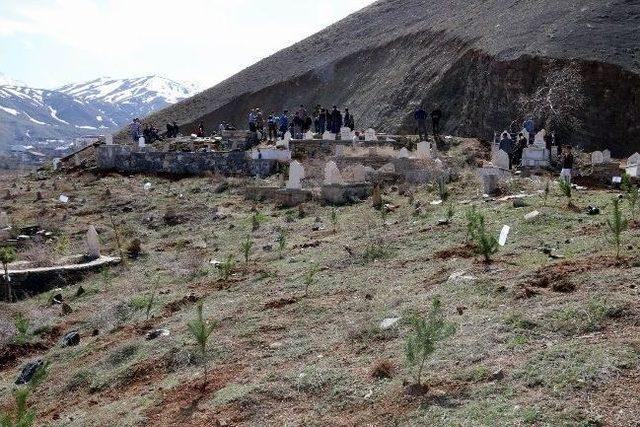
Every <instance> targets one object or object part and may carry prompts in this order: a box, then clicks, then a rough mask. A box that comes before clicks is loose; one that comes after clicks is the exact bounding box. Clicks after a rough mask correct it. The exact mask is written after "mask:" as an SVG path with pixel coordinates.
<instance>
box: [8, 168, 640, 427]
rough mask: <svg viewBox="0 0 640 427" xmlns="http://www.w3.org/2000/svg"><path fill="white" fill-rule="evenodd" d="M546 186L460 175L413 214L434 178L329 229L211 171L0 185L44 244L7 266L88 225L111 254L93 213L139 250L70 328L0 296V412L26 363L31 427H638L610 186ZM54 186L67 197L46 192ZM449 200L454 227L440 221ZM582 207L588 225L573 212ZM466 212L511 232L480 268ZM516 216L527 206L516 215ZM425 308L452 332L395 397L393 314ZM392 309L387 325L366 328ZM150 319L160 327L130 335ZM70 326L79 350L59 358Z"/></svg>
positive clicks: (94, 286)
mask: <svg viewBox="0 0 640 427" xmlns="http://www.w3.org/2000/svg"><path fill="white" fill-rule="evenodd" d="M548 178H549V177H538V178H536V177H534V178H514V179H513V180H512V181H510V182H509V183H508V185H507V187H506V188H505V189H504V191H505V194H518V193H521V192H522V193H525V194H528V195H531V196H530V197H525V198H524V201H525V202H526V204H527V205H528V206H527V207H524V208H515V207H514V205H513V202H512V201H511V200H507V201H500V200H490V199H486V198H483V197H482V195H481V194H480V193H479V190H478V189H479V188H480V185H479V183H478V182H477V180H476V178H475V177H474V175H473V173H472V171H471V170H462V171H461V173H460V178H459V180H458V181H456V182H454V183H452V184H450V186H449V190H450V193H451V195H450V198H449V200H448V201H447V202H445V203H444V204H442V205H439V206H433V205H431V204H430V202H431V201H433V200H436V199H438V195H437V189H436V188H435V187H433V186H423V187H418V188H415V193H414V195H413V198H414V200H413V203H411V201H410V199H409V197H407V196H404V195H403V196H401V195H399V193H398V191H397V189H396V188H392V187H389V188H387V189H386V190H385V194H384V199H385V200H386V201H387V202H389V203H391V204H393V205H397V206H398V208H397V209H396V210H395V211H394V212H391V213H389V214H388V216H386V217H384V218H383V217H382V215H381V214H380V212H379V211H377V210H375V209H373V208H372V207H371V202H370V201H366V202H363V203H361V204H358V205H353V206H348V207H341V208H338V209H337V215H336V217H337V227H336V229H335V232H334V230H333V224H332V222H331V212H332V208H331V207H329V206H321V205H319V204H317V203H309V204H306V205H305V206H304V208H303V209H302V211H299V210H298V209H291V210H285V209H277V208H275V207H274V206H273V205H272V204H270V203H257V202H251V201H247V200H245V199H244V197H243V196H242V195H241V190H242V186H243V185H244V184H245V182H244V181H243V180H239V179H230V180H227V181H228V183H229V187H228V188H227V189H226V190H224V191H222V192H220V191H221V190H223V189H222V188H220V187H219V185H218V184H219V183H220V179H218V178H189V179H182V180H177V181H174V180H168V179H163V178H158V177H144V176H120V175H115V174H114V175H107V176H96V175H93V174H91V173H76V174H72V175H53V176H50V177H49V178H47V179H44V180H36V179H35V177H34V176H27V175H24V176H19V177H15V176H14V177H11V178H10V179H2V180H1V181H0V197H3V200H2V201H1V203H2V209H3V210H6V211H7V212H8V214H9V216H10V218H11V220H12V221H13V222H14V227H21V226H26V225H29V224H32V223H33V224H39V225H40V226H42V227H44V228H46V229H47V230H51V231H53V232H54V235H55V236H56V239H55V240H52V241H51V242H50V243H46V244H45V243H43V244H41V245H42V246H44V248H40V249H39V250H38V248H34V247H30V248H25V249H22V250H21V251H20V252H19V257H26V256H31V257H34V256H36V255H37V254H42V253H48V254H55V255H56V256H58V255H66V254H69V253H73V252H77V251H78V250H81V249H80V248H82V246H83V243H82V239H83V237H84V233H85V232H86V230H87V227H88V226H89V225H91V224H93V225H95V226H96V228H97V230H98V233H99V234H100V236H101V239H102V241H103V252H104V253H108V254H113V255H117V254H118V252H119V251H118V248H117V245H116V235H115V233H114V227H113V225H112V221H111V218H113V219H114V223H115V229H116V230H117V232H118V236H119V238H120V240H121V241H122V242H123V245H124V246H127V245H128V244H129V242H131V241H132V240H133V239H135V238H138V239H140V240H141V243H142V250H143V254H142V255H141V256H140V257H139V258H138V259H127V262H126V264H124V265H121V266H119V267H115V268H110V269H105V270H104V271H102V272H99V273H93V274H90V275H88V276H87V277H85V278H84V280H82V281H81V282H80V283H77V284H73V285H70V286H68V287H65V288H64V289H63V290H62V294H63V296H64V299H65V301H67V302H68V303H69V305H70V306H71V307H72V309H73V312H72V313H71V314H69V315H66V316H63V315H62V314H61V309H60V306H59V305H52V304H51V303H50V298H51V296H52V293H50V292H49V293H45V294H41V295H36V296H33V297H31V298H29V299H25V300H23V301H20V302H18V303H15V304H4V303H3V304H2V305H0V362H1V363H0V396H1V397H0V408H2V409H4V410H10V409H11V408H12V405H13V404H12V398H11V390H12V389H13V387H14V386H13V382H14V381H15V379H16V377H17V375H18V373H19V371H20V369H21V367H22V366H23V365H24V364H25V363H26V362H28V361H32V360H35V359H37V358H43V359H46V360H48V361H49V362H50V363H51V365H50V368H49V375H48V377H47V378H46V380H45V382H44V383H43V384H42V385H41V386H40V387H39V388H38V389H37V390H36V391H35V392H34V394H33V395H32V396H31V398H30V404H31V405H32V407H33V408H34V410H35V411H36V413H37V425H43V426H146V425H154V426H156V425H157V426H210V425H228V426H232V425H238V426H240V425H252V426H262V425H287V426H315V425H318V426H320V425H322V426H325V425H331V426H361V425H371V426H390V425H406V426H412V425H428V426H523V425H532V426H596V425H602V426H635V425H638V422H639V420H640V385H639V384H640V381H639V380H640V364H639V362H640V334H639V332H640V302H639V298H638V297H639V291H638V277H640V257H639V256H638V248H639V247H640V231H639V229H638V228H637V227H632V228H631V229H630V230H628V231H626V232H624V233H623V236H622V239H623V250H622V258H621V260H616V259H615V255H614V253H615V251H614V248H613V245H612V244H611V242H610V241H609V238H610V233H609V232H608V226H607V224H606V220H607V218H609V217H610V216H611V211H612V203H611V200H612V198H613V197H617V195H618V192H617V191H615V190H608V189H587V190H579V191H574V194H573V203H574V204H575V205H576V206H578V207H579V208H580V209H578V210H575V209H568V208H567V207H566V206H567V201H566V200H565V199H564V198H563V197H562V196H561V195H560V193H559V190H558V188H557V187H556V186H554V185H553V184H552V185H551V193H550V195H549V196H548V199H547V200H545V199H544V197H543V196H542V194H541V192H540V191H541V190H542V189H543V188H544V186H545V183H546V181H547V179H548ZM551 178H552V177H551ZM145 182H150V183H151V184H152V188H151V189H150V190H148V191H145V189H144V188H143V186H144V183H145ZM7 190H8V191H9V192H10V195H9V197H8V198H5V197H6V196H7V194H6V192H7ZM38 191H40V192H41V193H42V196H43V197H42V200H36V199H37V197H36V193H37V192H38ZM62 193H64V194H66V195H68V196H69V197H70V202H69V203H68V204H62V203H60V202H58V201H57V198H58V196H59V195H60V194H62ZM416 202H420V203H421V206H422V208H421V209H422V210H421V211H420V212H416V209H415V203H416ZM449 204H452V206H453V208H454V216H453V219H452V221H451V223H450V224H449V225H444V226H441V225H438V220H439V219H441V218H443V217H445V213H446V210H447V208H448V205H449ZM591 204H594V205H597V206H599V207H600V209H601V211H602V212H601V214H600V215H596V216H589V215H587V214H586V213H585V208H586V207H587V205H591ZM470 206H476V208H477V209H478V210H479V211H480V212H482V213H484V214H485V216H486V219H487V226H488V228H489V229H490V230H491V231H492V232H494V233H495V234H496V235H497V234H498V233H499V231H500V229H501V228H502V226H503V225H505V224H507V225H510V226H511V227H512V231H511V234H510V236H509V239H508V242H507V245H506V246H505V247H503V248H501V249H500V251H499V252H498V253H497V254H496V255H495V256H494V257H493V258H494V262H493V263H491V264H489V265H486V264H484V263H483V262H482V260H481V257H480V256H478V255H476V254H475V253H474V252H473V251H472V250H471V249H470V247H469V245H468V244H467V241H466V232H467V228H466V220H465V212H466V210H467V209H468V208H469V207H470ZM623 209H624V214H625V215H626V216H629V209H628V205H627V204H626V202H625V203H623ZM533 210H539V211H540V212H541V215H540V216H539V217H538V218H537V219H535V220H534V221H530V222H528V221H525V219H524V215H525V214H527V213H529V212H531V211H533ZM252 217H255V219H256V221H257V223H258V224H259V228H258V229H257V230H252V228H253V227H252V223H253V222H256V221H253V220H252ZM318 219H319V220H320V221H318ZM317 222H321V223H322V227H320V229H319V230H317V231H313V229H314V228H317V227H314V224H316V223H317ZM280 230H282V231H284V233H285V235H286V245H285V248H284V250H283V253H282V258H281V257H280V256H279V251H278V243H277V242H276V240H277V238H278V235H279V233H280ZM247 236H250V239H251V240H252V241H253V242H254V244H253V246H252V249H251V252H250V257H249V262H248V263H245V262H244V259H243V255H242V252H241V250H240V245H241V242H242V241H244V240H245V239H246V238H247ZM34 246H37V245H34ZM545 247H546V249H545ZM548 248H551V249H553V252H552V254H554V255H560V256H562V258H560V259H554V258H552V257H550V256H549V250H548ZM229 255H234V256H235V259H236V264H235V268H234V270H233V274H232V275H231V276H230V277H229V278H228V279H227V280H223V279H222V278H221V275H220V274H219V271H218V269H217V268H216V267H215V266H214V265H213V264H211V263H210V261H211V260H213V259H215V260H218V261H224V260H225V259H226V258H227V257H228V256H229ZM314 266H317V268H318V273H317V274H316V275H315V277H314V280H313V282H312V283H311V284H310V286H309V288H308V292H307V293H306V294H305V275H307V273H308V272H309V271H310V270H311V269H312V268H313V267H314ZM80 286H82V288H83V289H84V290H85V293H84V294H82V295H80V296H76V294H77V290H78V288H79V287H80ZM151 295H154V298H153V301H152V303H151V310H150V314H151V316H150V319H148V320H147V318H146V307H147V306H148V305H149V299H150V298H151ZM435 296H438V297H439V298H440V299H441V301H442V303H443V306H444V308H445V311H446V314H447V317H448V318H449V320H451V321H453V322H455V323H456V325H457V332H456V334H455V335H454V336H453V337H452V338H450V339H448V340H447V341H446V342H445V343H443V344H442V345H440V346H439V348H438V350H437V351H436V353H435V355H434V357H433V358H432V359H431V360H430V361H429V362H428V366H427V369H426V373H427V384H428V386H429V387H428V391H427V393H426V394H423V395H411V394H407V393H406V390H407V389H406V386H407V385H409V384H411V383H412V373H411V371H410V370H409V368H408V366H407V364H406V362H405V356H404V345H405V338H406V336H407V334H408V333H409V331H410V325H409V323H408V321H407V319H408V318H409V316H410V315H411V313H415V312H418V313H425V312H426V310H427V309H428V307H429V305H430V301H431V300H432V298H434V297H435ZM198 301H202V302H203V303H204V313H205V316H206V317H207V318H210V319H211V320H215V321H216V322H217V323H218V326H217V327H216V329H215V330H214V332H213V334H212V337H211V340H210V342H209V347H208V352H207V356H206V359H207V360H206V362H207V363H208V366H209V373H208V376H207V380H208V382H207V384H206V388H205V390H204V391H202V384H203V381H204V378H203V374H202V367H203V362H204V361H203V360H202V357H201V356H199V355H198V352H197V349H196V343H195V341H194V339H193V338H192V336H191V335H190V333H189V331H188V329H187V322H189V321H191V320H192V319H194V318H195V316H196V309H195V308H196V305H197V302H198ZM18 313H22V314H23V315H24V316H25V317H26V318H27V319H29V322H30V326H29V341H30V344H28V346H24V347H22V346H16V345H15V343H13V340H14V337H15V334H16V330H15V327H14V322H13V319H14V318H15V316H16V315H17V314H18ZM392 317H400V318H401V320H400V321H399V322H398V323H397V324H396V325H394V326H393V327H391V328H390V329H387V330H382V329H381V328H380V327H379V324H380V322H381V321H382V320H383V319H386V318H392ZM156 328H166V329H168V330H169V331H170V335H169V336H166V337H161V338H158V339H156V340H151V341H148V340H146V339H145V334H146V333H147V332H148V331H149V330H152V329H156ZM73 329H77V330H79V332H80V335H81V342H80V344H79V345H78V346H75V347H69V348H62V347H61V346H60V345H59V339H60V337H61V336H62V334H64V333H65V332H68V331H69V330H73ZM94 331H95V332H97V333H94ZM381 366H383V368H381ZM381 372H383V374H381ZM381 377H382V378H381Z"/></svg>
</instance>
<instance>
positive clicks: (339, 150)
mask: <svg viewBox="0 0 640 427" xmlns="http://www.w3.org/2000/svg"><path fill="white" fill-rule="evenodd" d="M342 156H344V145H339V144H336V157H342Z"/></svg>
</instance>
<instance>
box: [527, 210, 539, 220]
mask: <svg viewBox="0 0 640 427" xmlns="http://www.w3.org/2000/svg"><path fill="white" fill-rule="evenodd" d="M539 216H540V212H539V211H533V212H529V213H528V214H526V215H525V216H524V219H525V220H527V221H533V220H534V219H536V218H537V217H539Z"/></svg>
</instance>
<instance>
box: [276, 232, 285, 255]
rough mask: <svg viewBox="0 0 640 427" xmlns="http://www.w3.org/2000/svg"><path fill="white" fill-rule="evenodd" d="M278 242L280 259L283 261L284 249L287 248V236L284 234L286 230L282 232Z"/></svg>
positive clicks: (279, 234)
mask: <svg viewBox="0 0 640 427" xmlns="http://www.w3.org/2000/svg"><path fill="white" fill-rule="evenodd" d="M276 242H277V243H278V258H280V259H282V258H283V252H284V249H285V248H286V246H287V234H286V233H285V232H284V230H280V232H279V233H278V239H277V240H276Z"/></svg>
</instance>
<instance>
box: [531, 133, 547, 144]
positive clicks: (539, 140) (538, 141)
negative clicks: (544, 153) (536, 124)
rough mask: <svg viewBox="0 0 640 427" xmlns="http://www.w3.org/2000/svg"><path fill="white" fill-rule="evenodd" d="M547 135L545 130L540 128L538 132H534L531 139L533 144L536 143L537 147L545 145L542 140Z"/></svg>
mask: <svg viewBox="0 0 640 427" xmlns="http://www.w3.org/2000/svg"><path fill="white" fill-rule="evenodd" d="M546 135H547V131H546V130H544V129H542V130H541V131H540V132H538V133H537V134H536V138H535V139H534V140H533V145H537V146H538V147H546V146H547V143H546V142H545V141H544V137H545V136H546Z"/></svg>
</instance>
